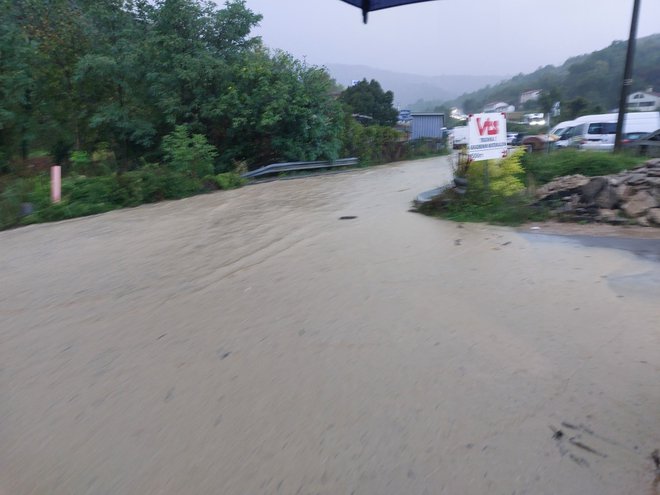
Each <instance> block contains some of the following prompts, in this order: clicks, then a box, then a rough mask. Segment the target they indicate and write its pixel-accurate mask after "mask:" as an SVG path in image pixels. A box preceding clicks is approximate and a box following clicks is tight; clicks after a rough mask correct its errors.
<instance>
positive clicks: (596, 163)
mask: <svg viewBox="0 0 660 495" xmlns="http://www.w3.org/2000/svg"><path fill="white" fill-rule="evenodd" d="M641 161H642V160H641V159H640V158H638V157H633V156H629V155H613V154H610V153H601V152H588V151H577V150H562V151H555V152H552V153H549V154H547V153H524V152H523V151H522V149H519V150H516V151H514V152H513V153H512V154H510V155H509V157H507V158H506V159H504V160H501V161H499V162H496V161H492V160H490V161H484V162H475V163H471V164H470V165H469V166H467V167H465V166H463V167H459V168H462V169H463V170H464V172H463V173H461V174H459V175H464V176H465V178H466V179H467V184H468V185H467V188H466V189H465V191H463V190H461V189H460V188H459V189H455V188H453V189H449V190H447V191H445V192H444V193H443V194H441V195H440V196H438V197H436V198H434V199H433V200H432V201H430V202H428V203H426V204H423V205H418V209H419V211H421V212H423V213H427V214H433V215H439V216H442V217H444V218H447V219H450V220H455V221H461V222H489V223H495V224H505V225H519V224H521V223H524V222H528V221H541V220H544V219H547V218H548V217H550V216H552V215H554V211H555V210H554V209H553V208H552V207H551V205H548V204H539V203H538V202H537V198H536V197H535V196H534V194H535V189H536V187H537V186H541V185H543V184H546V183H547V182H549V181H550V180H552V179H554V178H556V177H562V176H565V175H573V174H582V175H584V176H588V177H589V176H600V175H606V174H611V173H617V172H620V171H622V170H627V169H631V168H634V167H635V166H638V165H639V164H640V162H641ZM484 167H487V170H488V172H489V173H488V176H489V184H488V186H486V185H485V184H486V182H485V177H486V174H485V170H484ZM465 171H466V172H465Z"/></svg>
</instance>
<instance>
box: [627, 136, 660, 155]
mask: <svg viewBox="0 0 660 495" xmlns="http://www.w3.org/2000/svg"><path fill="white" fill-rule="evenodd" d="M623 147H624V148H625V149H628V150H630V151H632V152H633V153H635V154H638V155H641V156H648V157H651V158H660V129H658V130H657V131H654V132H651V133H649V134H645V135H644V136H642V137H640V138H639V139H636V140H634V141H631V142H629V143H625V144H624V145H623Z"/></svg>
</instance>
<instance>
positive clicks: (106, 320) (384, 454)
mask: <svg viewBox="0 0 660 495" xmlns="http://www.w3.org/2000/svg"><path fill="white" fill-rule="evenodd" d="M449 174H450V171H449V166H448V163H447V162H446V160H445V159H443V158H436V159H429V160H422V161H417V162H409V163H401V164H397V165H393V166H385V167H378V168H372V169H367V170H361V171H355V172H351V173H346V174H340V175H334V176H324V177H311V178H304V179H297V180H290V181H280V182H270V183H265V184H258V185H254V186H250V187H246V188H243V189H240V190H236V191H231V192H221V193H217V194H210V195H205V196H198V197H194V198H190V199H186V200H182V201H176V202H168V203H162V204H157V205H150V206H144V207H140V208H135V209H127V210H122V211H116V212H112V213H108V214H105V215H101V216H96V217H91V218H85V219H78V220H73V221H67V222H61V223H56V224H49V225H39V226H32V227H28V228H22V229H17V230H13V231H8V232H2V233H0V250H1V258H0V262H1V264H0V281H1V282H0V283H1V291H0V493H1V494H2V495H24V494H34V495H40V494H50V495H71V494H76V495H78V494H112V495H118V494H126V495H132V494H140V495H145V494H154V495H155V494H158V495H161V494H166V495H170V494H171V495H181V494H191V495H197V494H223V495H224V494H227V495H257V494H291V495H293V494H328V495H330V494H333V495H334V494H346V495H350V494H355V495H359V494H374V495H386V494H392V495H403V494H405V495H410V494H452V495H453V494H466V495H470V494H475V495H477V494H511V493H515V494H517V495H520V494H524V493H527V494H534V495H541V494H547V495H558V494H567V495H568V494H571V495H574V494H581V495H586V494H594V495H596V494H597V495H608V494H612V495H614V494H616V495H622V494H636V495H639V494H642V495H648V494H652V495H656V493H657V491H658V481H657V480H656V479H655V472H654V469H655V466H654V462H653V460H652V459H651V453H652V452H653V451H654V450H655V449H658V448H660V264H658V263H656V262H654V261H652V260H650V259H644V258H641V257H637V256H635V255H634V254H632V253H628V252H626V251H622V250H613V249H607V248H605V247H602V246H600V247H599V246H596V247H594V246H591V247H590V246H584V245H581V244H580V243H577V242H576V243H571V242H548V241H547V240H544V241H540V240H537V239H536V238H534V236H529V235H521V234H520V233H517V232H515V231H513V230H511V229H506V228H497V227H488V226H481V225H463V226H461V225H457V224H454V223H450V222H444V221H440V220H437V219H433V218H429V217H424V216H422V215H419V214H415V213H411V212H409V211H408V209H409V205H410V201H411V199H412V198H414V197H415V196H416V195H417V194H418V193H420V192H422V191H424V190H427V189H430V188H432V187H435V186H437V185H440V184H442V183H444V182H445V181H447V180H448V178H449ZM342 217H344V218H343V219H340V218H342Z"/></svg>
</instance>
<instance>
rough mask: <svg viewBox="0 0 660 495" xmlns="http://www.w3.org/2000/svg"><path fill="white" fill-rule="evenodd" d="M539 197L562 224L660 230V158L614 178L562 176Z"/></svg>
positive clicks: (538, 201) (546, 187)
mask: <svg viewBox="0 0 660 495" xmlns="http://www.w3.org/2000/svg"><path fill="white" fill-rule="evenodd" d="M536 197H537V202H536V204H537V205H542V206H548V207H549V208H550V209H551V213H552V214H553V216H555V217H557V218H558V219H559V220H563V221H572V222H575V221H588V222H603V223H610V224H615V225H616V224H637V225H643V226H655V227H660V158H656V159H653V160H649V161H647V162H646V163H645V164H644V165H642V166H640V167H637V168H634V169H632V170H626V171H624V172H620V173H618V174H615V175H606V176H601V177H585V176H584V175H569V176H565V177H559V178H558V179H555V180H554V181H552V182H549V183H547V184H545V185H543V186H542V187H540V188H539V189H538V190H537V191H536Z"/></svg>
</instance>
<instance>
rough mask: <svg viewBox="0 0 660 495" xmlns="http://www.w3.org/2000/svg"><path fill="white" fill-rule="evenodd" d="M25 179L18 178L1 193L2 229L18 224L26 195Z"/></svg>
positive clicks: (0, 212)
mask: <svg viewBox="0 0 660 495" xmlns="http://www.w3.org/2000/svg"><path fill="white" fill-rule="evenodd" d="M25 189H26V184H25V180H22V179H18V180H17V181H15V182H14V183H12V184H9V185H8V186H6V187H5V189H4V190H3V191H2V192H1V193H0V229H6V228H8V227H12V226H13V225H16V224H17V223H18V221H19V219H20V215H21V203H22V202H23V201H24V200H25V197H26V190H25Z"/></svg>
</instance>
